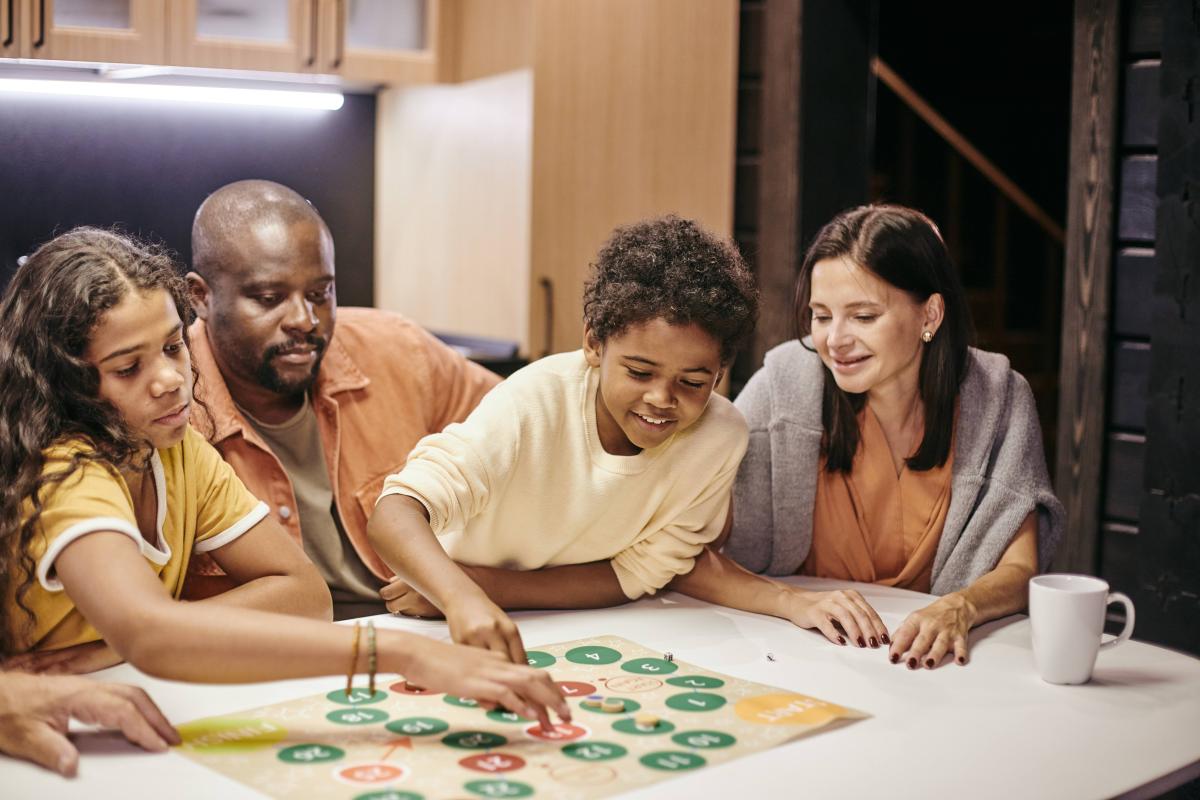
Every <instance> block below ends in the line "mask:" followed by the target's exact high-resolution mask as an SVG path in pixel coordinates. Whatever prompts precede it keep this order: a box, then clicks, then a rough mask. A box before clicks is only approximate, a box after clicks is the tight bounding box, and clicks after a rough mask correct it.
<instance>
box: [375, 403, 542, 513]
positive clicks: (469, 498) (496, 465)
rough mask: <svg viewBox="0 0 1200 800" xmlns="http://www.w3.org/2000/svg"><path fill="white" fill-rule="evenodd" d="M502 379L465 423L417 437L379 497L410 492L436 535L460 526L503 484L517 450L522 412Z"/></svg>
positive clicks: (517, 452) (478, 510)
mask: <svg viewBox="0 0 1200 800" xmlns="http://www.w3.org/2000/svg"><path fill="white" fill-rule="evenodd" d="M506 389H507V387H506V386H505V385H504V384H500V385H499V386H497V387H496V388H495V389H493V390H492V391H491V392H489V393H488V394H487V395H486V396H485V397H484V398H483V400H482V401H481V402H480V404H479V405H478V406H477V407H476V408H475V410H474V411H473V412H471V415H470V416H468V417H467V419H466V420H464V421H463V422H456V423H453V424H451V425H448V426H446V429H445V430H444V431H442V432H440V433H434V434H430V435H429V436H426V437H425V438H423V439H421V440H420V441H419V442H417V445H416V447H414V448H413V451H412V452H411V453H409V456H408V461H407V462H406V463H405V465H404V469H402V470H400V472H397V473H396V474H394V475H389V476H388V477H387V479H386V480H385V481H384V483H383V490H382V492H381V493H380V495H379V497H380V499H381V500H382V499H383V498H384V497H387V496H388V495H390V494H399V495H405V496H407V497H411V498H413V499H414V500H416V501H417V502H419V503H421V504H422V505H423V506H425V508H426V510H427V511H428V512H429V524H430V527H431V528H433V532H434V533H435V534H441V533H443V532H445V531H448V530H461V529H462V528H463V526H465V525H466V523H467V521H468V520H470V519H471V518H472V517H474V516H476V515H477V514H479V513H481V512H482V511H483V510H484V509H485V508H487V504H488V501H489V500H490V498H491V497H492V494H493V492H499V491H501V490H502V489H503V486H504V482H505V481H506V479H507V476H509V475H511V474H512V467H513V465H514V464H515V463H516V460H517V457H518V455H519V452H520V426H521V415H520V414H518V413H517V409H516V406H515V404H514V402H513V398H512V397H511V392H509V391H507V390H506Z"/></svg>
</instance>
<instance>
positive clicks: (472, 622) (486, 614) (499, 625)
mask: <svg viewBox="0 0 1200 800" xmlns="http://www.w3.org/2000/svg"><path fill="white" fill-rule="evenodd" d="M445 612H446V622H448V623H450V636H451V637H452V638H453V639H454V641H456V642H459V643H460V644H469V645H473V646H475V647H482V648H483V649H484V650H493V651H495V652H497V653H500V654H501V655H503V656H504V657H505V658H507V659H508V660H509V661H511V662H513V663H514V664H525V663H526V656H525V645H524V643H522V641H521V633H520V631H518V630H517V626H516V624H515V623H514V622H513V621H512V620H511V619H509V617H508V615H507V614H505V613H504V612H503V611H502V610H501V609H500V607H499V606H498V605H496V604H495V603H493V602H492V601H491V600H489V599H488V598H487V595H485V594H484V593H483V592H482V591H476V592H471V593H470V594H467V595H461V596H459V597H457V598H455V600H454V602H453V603H450V604H447V606H446V608H445Z"/></svg>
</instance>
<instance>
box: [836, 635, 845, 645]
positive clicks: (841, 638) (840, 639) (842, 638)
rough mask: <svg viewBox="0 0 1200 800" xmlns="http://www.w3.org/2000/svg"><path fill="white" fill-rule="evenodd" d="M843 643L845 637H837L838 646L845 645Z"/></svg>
mask: <svg viewBox="0 0 1200 800" xmlns="http://www.w3.org/2000/svg"><path fill="white" fill-rule="evenodd" d="M845 643H846V637H845V636H839V637H838V644H845Z"/></svg>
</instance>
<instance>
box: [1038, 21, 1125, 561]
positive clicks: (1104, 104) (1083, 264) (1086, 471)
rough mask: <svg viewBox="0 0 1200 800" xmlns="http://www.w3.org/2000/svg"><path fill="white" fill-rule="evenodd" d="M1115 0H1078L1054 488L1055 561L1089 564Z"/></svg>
mask: <svg viewBox="0 0 1200 800" xmlns="http://www.w3.org/2000/svg"><path fill="white" fill-rule="evenodd" d="M1119 21H1120V8H1119V2H1118V0H1076V3H1075V45H1074V59H1073V66H1072V73H1071V144H1070V164H1071V172H1070V176H1069V178H1068V181H1067V231H1066V263H1065V265H1064V267H1065V269H1064V285H1063V328H1062V359H1061V362H1060V363H1061V366H1060V369H1059V385H1060V387H1061V393H1060V395H1059V406H1058V458H1057V462H1058V463H1057V468H1056V470H1055V489H1056V491H1057V492H1058V496H1059V498H1060V499H1061V500H1062V502H1063V504H1064V505H1065V506H1066V508H1067V531H1066V535H1065V536H1064V538H1063V541H1062V543H1061V544H1060V545H1059V548H1058V554H1057V555H1056V557H1055V560H1054V565H1055V568H1056V569H1061V570H1070V571H1079V572H1088V573H1091V572H1094V571H1095V569H1096V555H1097V551H1096V543H1097V538H1098V533H1099V529H1100V518H1099V512H1100V480H1101V469H1100V468H1101V461H1102V459H1103V455H1104V417H1105V379H1106V373H1107V369H1108V363H1107V362H1108V358H1107V352H1108V305H1109V275H1110V272H1111V264H1112V254H1113V253H1112V251H1113V173H1114V161H1115V150H1114V148H1115V146H1116V141H1115V137H1116V127H1117V126H1116V102H1117V75H1118V69H1119V51H1118V25H1119Z"/></svg>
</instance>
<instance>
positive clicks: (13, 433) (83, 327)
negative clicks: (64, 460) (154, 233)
mask: <svg viewBox="0 0 1200 800" xmlns="http://www.w3.org/2000/svg"><path fill="white" fill-rule="evenodd" d="M155 289H162V290H164V291H166V292H167V293H168V294H169V295H170V296H171V299H172V301H173V302H174V303H175V308H176V310H177V311H178V312H179V318H180V319H181V320H183V322H184V336H185V337H186V335H187V322H188V320H189V319H190V307H189V304H188V302H187V296H186V294H185V288H184V283H183V280H182V279H181V278H180V277H179V273H178V272H177V270H176V268H175V263H174V261H173V260H172V259H171V257H170V256H169V255H168V254H167V253H166V252H165V251H163V250H161V249H159V248H157V247H153V246H150V245H147V244H144V243H141V242H138V241H136V240H134V239H131V238H129V237H127V236H124V235H122V234H120V233H116V232H112V231H106V230H100V229H97V228H76V229H74V230H72V231H69V232H67V233H64V234H62V235H61V236H58V237H56V238H54V239H53V240H51V241H49V242H47V243H46V244H44V245H42V246H41V247H40V248H38V250H37V251H36V252H35V253H34V254H33V255H32V256H30V257H29V259H28V261H26V262H25V264H24V265H22V266H21V267H20V268H19V269H18V270H17V272H16V274H15V275H14V276H13V279H12V282H11V283H10V284H9V285H8V289H7V290H6V291H5V293H4V296H3V298H2V299H0V603H3V606H2V607H3V608H5V616H6V617H9V616H10V614H11V618H8V619H4V620H3V623H4V624H3V625H0V654H2V655H5V656H7V655H10V654H12V653H14V652H17V651H18V650H19V649H21V648H22V646H23V642H24V640H25V639H26V638H27V636H28V631H29V630H30V629H31V628H32V624H33V614H32V613H31V611H30V610H29V608H28V606H26V605H25V602H24V596H25V594H26V592H27V591H28V589H29V587H30V585H31V584H32V582H33V576H34V568H35V564H34V562H33V559H32V558H31V557H30V555H29V544H30V541H31V540H32V539H33V537H34V536H35V535H36V531H37V527H38V519H39V518H40V516H41V513H42V500H43V498H44V496H45V492H44V490H45V489H46V488H47V487H48V486H50V485H53V484H59V483H61V482H62V481H64V480H65V479H67V478H68V477H70V476H71V475H72V474H73V473H74V472H75V471H76V470H78V469H79V468H80V466H82V465H83V464H84V463H87V462H98V463H103V464H104V465H105V466H106V468H108V469H118V468H120V467H123V466H126V465H130V464H132V463H133V462H134V461H135V459H137V458H138V457H139V454H140V453H144V452H145V448H146V447H147V442H146V441H145V440H144V439H141V438H139V437H138V436H137V435H136V434H135V433H134V432H133V431H131V430H130V429H129V428H128V426H127V425H126V424H125V422H124V420H123V419H122V418H121V415H120V413H118V411H117V409H116V408H115V407H114V406H113V405H111V404H110V403H108V402H107V401H105V400H103V399H101V398H100V395H99V388H100V375H99V372H98V371H97V369H96V368H95V367H94V366H92V365H91V364H90V363H88V362H87V361H86V360H85V358H84V352H85V350H86V349H87V346H88V342H89V340H90V338H91V335H92V332H93V331H94V330H95V328H96V326H97V325H98V324H99V323H100V321H101V320H102V319H103V317H104V315H105V314H106V313H107V312H108V311H109V310H110V309H112V308H114V307H115V306H116V305H117V304H119V303H120V302H121V301H122V300H123V299H125V298H126V297H127V296H129V295H130V294H131V293H133V292H138V293H141V292H146V291H152V290H155ZM185 341H186V339H185ZM72 440H75V441H80V442H83V443H84V444H85V447H83V448H77V449H76V450H75V452H73V453H72V456H71V460H70V462H69V463H68V464H67V466H66V467H64V468H63V469H61V470H56V471H55V472H53V473H52V474H43V471H44V469H45V456H44V455H43V453H44V451H45V450H46V448H48V447H50V446H51V445H54V444H55V443H60V442H66V441H72ZM26 501H29V502H31V504H32V512H31V513H28V515H27V516H26V514H25V512H26V508H25V504H26ZM14 599H15V601H16V606H17V608H13V607H12V606H10V605H9V603H10V602H11V601H12V600H14ZM18 609H19V610H18ZM22 617H23V618H22Z"/></svg>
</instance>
